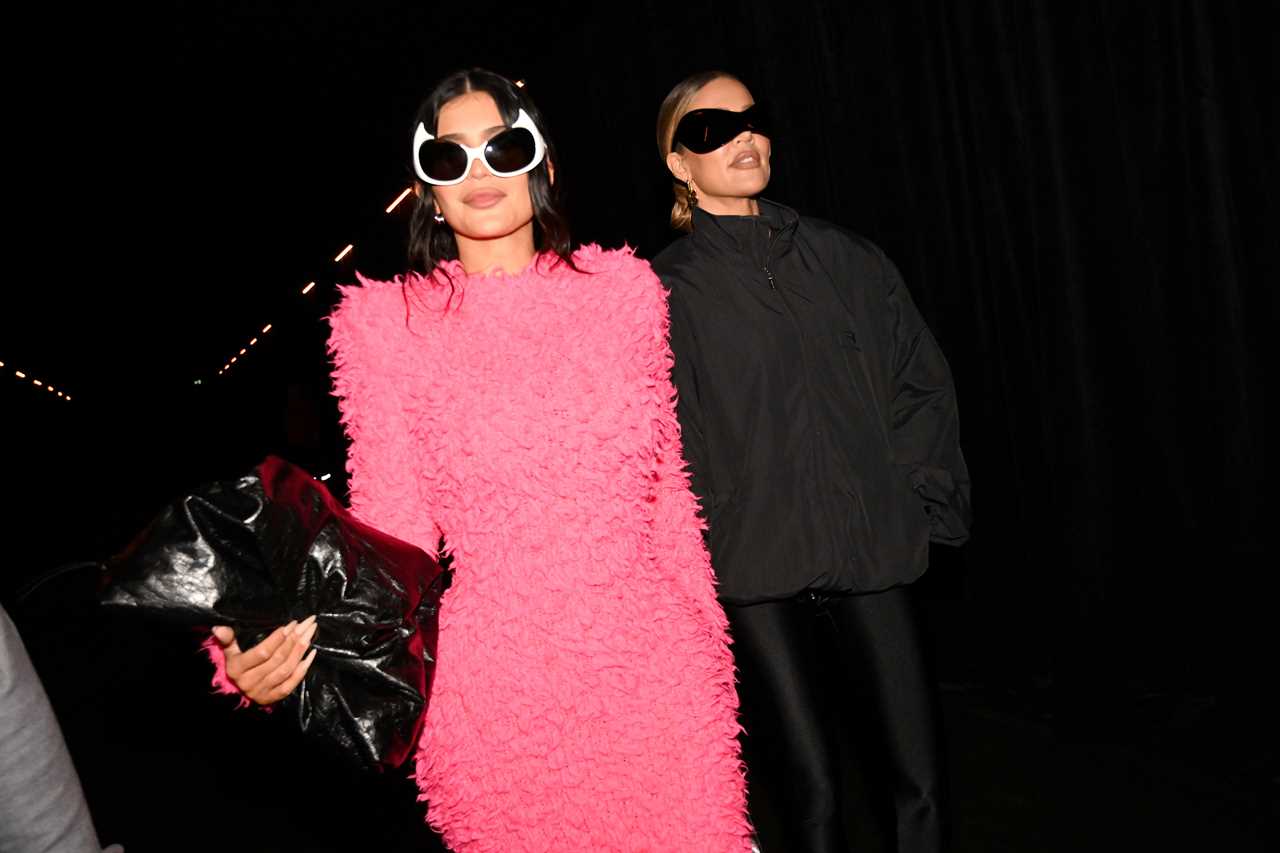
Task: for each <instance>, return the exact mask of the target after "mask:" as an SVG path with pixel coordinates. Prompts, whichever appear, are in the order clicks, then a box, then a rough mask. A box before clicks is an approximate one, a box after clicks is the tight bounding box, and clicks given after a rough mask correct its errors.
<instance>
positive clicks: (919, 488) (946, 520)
mask: <svg viewBox="0 0 1280 853" xmlns="http://www.w3.org/2000/svg"><path fill="white" fill-rule="evenodd" d="M910 480H911V490H912V491H913V492H915V494H916V496H917V497H918V498H919V500H920V501H921V502H922V503H923V504H924V511H925V514H927V515H928V516H929V540H930V541H931V542H937V543H939V544H942V545H963V544H964V543H965V542H966V541H968V539H969V525H970V524H971V522H972V516H971V514H970V509H969V484H968V483H957V482H956V481H955V478H954V477H952V476H951V472H950V471H948V470H947V469H945V468H931V467H928V466H924V465H921V466H919V467H916V468H914V469H912V471H911V475H910Z"/></svg>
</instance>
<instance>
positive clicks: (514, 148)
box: [484, 127, 537, 173]
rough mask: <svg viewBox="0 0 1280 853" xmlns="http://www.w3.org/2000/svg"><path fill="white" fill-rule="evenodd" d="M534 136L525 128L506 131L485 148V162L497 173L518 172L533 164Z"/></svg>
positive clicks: (491, 140)
mask: <svg viewBox="0 0 1280 853" xmlns="http://www.w3.org/2000/svg"><path fill="white" fill-rule="evenodd" d="M536 150H537V145H536V143H535V142H534V139H533V134H532V133H530V132H529V131H528V130H526V129H525V128H523V127H513V128H510V129H509V130H504V131H502V133H499V134H498V135H497V136H495V137H494V138H493V139H490V140H489V142H488V143H487V144H486V145H485V146H484V161H485V162H486V163H488V164H489V168H490V169H491V170H493V171H495V172H505V173H510V172H518V171H519V170H521V169H523V168H524V167H525V166H528V165H529V164H530V163H532V162H533V155H534V153H535V152H536Z"/></svg>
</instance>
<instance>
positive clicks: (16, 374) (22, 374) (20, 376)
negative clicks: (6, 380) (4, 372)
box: [13, 370, 27, 379]
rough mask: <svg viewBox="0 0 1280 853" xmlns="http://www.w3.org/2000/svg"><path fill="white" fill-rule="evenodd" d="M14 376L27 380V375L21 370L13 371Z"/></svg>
mask: <svg viewBox="0 0 1280 853" xmlns="http://www.w3.org/2000/svg"><path fill="white" fill-rule="evenodd" d="M13 375H14V376H16V377H18V378H19V379H26V378H27V374H25V373H23V372H22V371H21V370H15V371H13Z"/></svg>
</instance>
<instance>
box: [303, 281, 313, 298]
mask: <svg viewBox="0 0 1280 853" xmlns="http://www.w3.org/2000/svg"><path fill="white" fill-rule="evenodd" d="M315 286H316V283H315V282H314V281H313V282H311V283H310V284H308V285H307V286H306V287H304V288H302V295H303V296H306V295H307V294H308V293H310V292H311V289H312V288H313V287H315Z"/></svg>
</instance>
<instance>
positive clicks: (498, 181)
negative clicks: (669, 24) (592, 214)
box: [215, 70, 750, 853]
mask: <svg viewBox="0 0 1280 853" xmlns="http://www.w3.org/2000/svg"><path fill="white" fill-rule="evenodd" d="M415 130H416V133H415V137H414V145H413V157H414V168H415V171H416V172H417V174H418V177H419V180H420V183H419V184H418V189H419V195H418V201H417V210H416V212H415V215H414V220H413V222H414V225H413V234H412V238H411V243H410V256H411V258H412V260H413V261H414V262H415V266H417V267H420V268H421V269H422V270H423V271H424V273H423V274H419V273H414V272H411V273H409V274H407V275H405V276H403V277H402V278H397V279H395V280H393V281H371V280H367V279H362V280H361V283H360V284H359V285H357V286H351V287H347V288H344V290H343V293H342V301H341V303H340V304H339V306H338V307H337V309H336V310H335V311H334V313H333V316H332V317H331V324H332V336H331V339H330V348H331V351H332V353H333V357H334V364H335V368H334V373H333V375H334V384H335V387H336V393H337V395H338V396H339V398H340V400H341V410H342V416H343V422H344V424H345V426H346V429H347V433H348V436H349V437H350V440H351V448H350V456H349V459H348V463H347V467H348V470H349V472H350V475H351V481H350V482H351V507H352V509H353V511H354V512H355V513H356V514H357V515H359V516H360V517H361V518H362V519H363V520H365V521H367V522H369V523H370V524H373V525H374V526H376V527H379V528H381V529H383V530H385V531H387V532H388V533H391V534H393V535H395V536H398V537H400V538H402V539H404V540H407V541H409V542H412V543H414V544H416V545H418V546H420V547H422V548H423V549H425V550H427V551H429V552H431V553H436V552H437V550H438V548H439V545H440V543H443V551H444V553H446V554H448V555H450V556H451V557H452V559H453V568H454V571H455V576H454V582H453V585H452V587H451V588H450V590H449V591H448V592H447V593H446V596H445V599H444V601H443V603H442V606H441V612H440V639H439V649H438V664H437V668H436V674H435V682H434V686H433V689H432V695H431V698H430V704H429V706H428V710H427V713H426V721H425V725H424V729H423V733H422V739H421V743H420V749H419V751H418V755H417V779H418V783H419V788H420V790H421V792H422V794H421V796H422V799H424V800H426V801H427V804H428V805H427V820H428V821H429V822H430V823H431V825H432V826H433V827H435V828H436V829H437V830H438V831H439V832H440V833H441V834H442V835H443V838H444V841H445V843H446V844H447V845H448V846H449V847H450V848H451V849H453V850H455V851H458V853H471V851H476V853H479V852H480V851H494V853H519V851H550V850H554V851H592V853H601V851H641V850H652V851H698V853H717V851H726V853H727V851H735V852H736V851H746V850H749V849H750V828H749V826H748V823H747V818H746V815H745V791H744V781H743V769H742V765H741V762H740V759H739V752H738V744H737V739H736V736H737V733H738V723H737V717H736V710H737V696H736V693H735V690H734V680H733V662H732V658H731V655H730V651H729V646H728V637H727V634H726V628H725V624H726V623H725V617H724V615H723V612H722V610H721V608H720V606H719V604H718V603H717V601H716V597H715V588H714V581H713V575H712V572H711V568H710V564H709V561H708V557H707V552H706V549H705V546H704V544H703V539H702V522H701V521H700V519H699V517H698V515H697V504H696V502H695V499H694V497H693V494H692V492H691V491H690V489H689V485H688V477H687V475H686V473H685V470H684V464H683V461H682V458H681V452H680V431H679V425H678V422H677V420H676V416H675V408H674V401H673V398H674V389H673V386H672V383H671V379H670V370H671V363H672V357H671V351H670V348H669V345H668V343H667V328H668V321H667V305H666V294H665V291H664V290H663V288H662V285H661V284H660V283H659V281H658V279H657V278H656V277H655V276H654V274H653V272H652V271H651V270H650V268H649V265H648V264H647V263H645V262H644V261H642V260H640V259H638V258H635V257H633V256H632V254H631V252H630V251H628V250H625V249H623V250H606V249H601V248H599V247H598V246H585V247H583V248H581V249H579V250H577V251H576V252H572V253H570V251H569V247H568V242H569V241H568V233H567V229H566V226H565V220H564V217H563V214H562V213H561V212H560V210H559V208H558V206H557V200H556V193H555V171H554V166H555V163H554V157H553V153H554V152H553V149H552V147H551V146H550V144H549V141H548V140H547V138H546V131H545V128H544V126H543V124H542V121H541V118H540V115H539V113H538V110H537V109H536V108H535V106H534V105H533V103H532V102H531V100H530V99H529V97H528V95H527V94H526V93H525V92H524V91H522V90H521V89H520V88H518V87H516V86H514V85H513V84H512V83H511V82H510V81H508V80H506V79H505V78H503V77H500V76H498V75H495V74H492V73H490V72H485V71H479V70H471V71H465V72H459V73H456V74H453V75H451V76H450V77H448V78H446V79H445V80H444V81H442V82H441V83H440V85H439V86H437V87H436V89H435V91H434V92H433V93H432V94H431V95H430V96H429V97H428V98H427V100H426V101H425V102H424V103H423V105H422V107H421V108H420V110H419V115H418V119H417V121H416V122H415ZM315 630H316V628H315V624H314V621H313V620H307V621H306V622H304V623H302V624H300V625H288V626H284V627H283V628H281V629H279V630H278V631H277V632H276V633H274V634H273V635H271V637H269V638H268V639H267V640H265V641H264V642H263V643H261V644H260V645H259V646H257V647H255V648H253V649H249V650H245V651H243V652H241V650H240V649H239V648H238V646H237V645H236V643H235V638H234V635H233V634H232V633H231V631H230V630H229V629H227V628H218V629H215V636H216V637H217V639H218V643H219V644H220V646H221V648H222V650H223V651H224V653H225V661H222V660H218V661H217V662H218V663H219V664H220V665H221V666H220V670H219V679H220V682H221V683H223V684H224V685H226V686H227V687H228V688H231V689H238V690H240V691H242V692H243V693H244V694H245V695H246V696H247V697H249V698H250V699H252V700H253V701H255V702H258V703H260V704H270V703H271V702H274V701H277V700H278V699H280V698H282V697H283V696H285V695H287V694H288V693H289V692H290V691H292V689H293V688H294V687H295V686H296V684H297V683H298V681H299V680H300V679H301V677H302V676H303V675H304V674H305V671H306V667H307V665H308V662H309V660H310V659H311V658H310V657H304V652H305V651H306V648H307V645H308V643H309V642H310V639H311V637H312V636H313V635H314V633H315ZM219 657H221V656H220V655H217V654H215V658H219Z"/></svg>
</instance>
